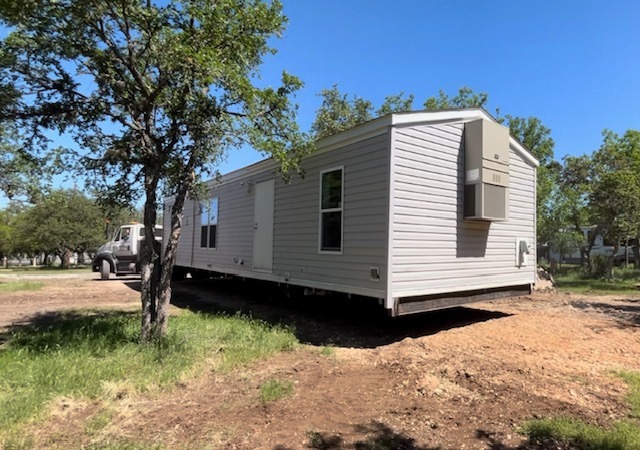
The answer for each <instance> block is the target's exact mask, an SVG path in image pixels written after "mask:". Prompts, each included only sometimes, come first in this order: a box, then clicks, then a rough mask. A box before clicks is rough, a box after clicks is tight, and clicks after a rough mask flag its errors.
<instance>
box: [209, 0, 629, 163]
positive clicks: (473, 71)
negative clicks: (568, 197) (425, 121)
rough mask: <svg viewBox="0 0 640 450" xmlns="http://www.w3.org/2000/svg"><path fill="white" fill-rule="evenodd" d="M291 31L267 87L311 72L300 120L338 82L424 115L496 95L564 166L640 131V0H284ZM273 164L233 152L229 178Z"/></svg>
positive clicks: (267, 70)
mask: <svg viewBox="0 0 640 450" xmlns="http://www.w3.org/2000/svg"><path fill="white" fill-rule="evenodd" d="M283 2H284V9H285V13H286V15H287V16H288V18H289V26H288V28H287V31H286V32H285V34H284V36H283V37H282V39H281V40H277V41H274V42H273V44H274V46H275V47H276V48H277V49H278V54H277V55H276V56H274V57H269V58H268V59H267V60H266V63H265V66H264V70H263V74H264V81H265V82H266V83H269V82H270V81H271V82H273V83H274V84H275V82H276V80H277V78H278V76H279V73H280V71H281V70H282V69H286V70H287V71H289V72H291V73H293V74H295V75H297V76H299V77H300V78H301V79H302V80H303V81H304V82H305V88H304V89H303V90H302V91H301V92H300V93H299V95H298V97H297V100H298V102H299V104H300V123H301V125H302V126H303V127H305V128H306V127H308V126H309V125H310V124H311V122H312V121H313V118H314V114H315V111H316V110H317V108H318V106H319V105H320V101H321V99H320V98H319V97H318V96H317V94H318V93H319V92H320V91H321V90H322V89H325V88H329V87H331V86H332V85H333V84H338V87H339V88H340V90H341V91H343V92H344V93H349V94H356V95H358V96H361V97H364V98H366V99H370V100H371V101H373V102H374V104H376V105H379V104H380V103H381V102H382V101H383V99H384V97H385V96H386V95H390V94H395V93H399V92H400V91H404V92H405V93H413V94H414V95H415V96H416V101H415V103H414V108H415V109H419V108H421V106H422V103H423V102H424V100H425V99H426V98H428V97H430V96H433V95H436V94H437V92H438V90H440V89H443V90H445V91H446V92H447V93H450V94H455V93H456V92H457V90H458V89H459V88H460V87H462V86H469V87H471V88H472V89H473V90H474V91H476V92H487V93H488V94H489V105H488V108H487V109H489V112H492V113H493V112H494V110H495V108H496V107H499V108H500V110H501V113H502V114H512V115H516V116H524V117H528V116H536V117H538V118H540V119H541V120H542V122H543V123H544V124H545V125H546V126H547V127H549V128H550V129H551V130H552V136H553V138H554V139H555V141H556V149H555V155H556V159H561V158H562V157H563V156H565V155H567V154H582V153H591V152H592V151H593V150H595V149H597V148H598V147H599V146H600V143H601V132H602V130H603V129H604V128H609V129H612V130H614V131H616V132H620V133H622V132H624V131H625V130H627V129H629V128H634V129H638V128H640V108H638V103H640V53H639V47H640V25H639V24H638V18H639V17H640V2H638V1H637V0H636V1H631V0H622V1H613V2H597V1H589V0H587V1H573V0H572V1H536V2H521V1H513V0H511V1H502V0H498V1H496V0H492V1H471V0H453V1H445V0H441V1H418V0H414V1H396V2H389V1H379V0H369V1H364V0H361V1H360V0H323V1H307V0H288V1H287V0H283ZM259 159H261V156H260V155H258V154H256V153H255V152H251V151H248V150H244V151H239V152H234V153H230V154H229V156H228V159H227V162H226V163H224V164H223V165H222V166H221V171H222V172H223V173H224V172H227V171H229V170H232V169H235V168H239V167H242V166H243V165H246V164H247V163H250V162H254V161H257V160H259Z"/></svg>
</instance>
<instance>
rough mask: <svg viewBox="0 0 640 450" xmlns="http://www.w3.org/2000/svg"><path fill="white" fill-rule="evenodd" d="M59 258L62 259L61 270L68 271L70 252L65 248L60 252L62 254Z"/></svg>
mask: <svg viewBox="0 0 640 450" xmlns="http://www.w3.org/2000/svg"><path fill="white" fill-rule="evenodd" d="M60 258H61V259H62V262H61V263H60V266H61V267H62V268H63V269H69V268H70V267H71V250H69V249H68V248H65V249H64V250H63V251H62V254H61V255H60Z"/></svg>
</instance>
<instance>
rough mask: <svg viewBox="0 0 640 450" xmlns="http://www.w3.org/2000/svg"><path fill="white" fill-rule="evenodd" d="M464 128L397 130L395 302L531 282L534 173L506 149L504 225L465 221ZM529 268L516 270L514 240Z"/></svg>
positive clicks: (446, 126) (392, 287)
mask: <svg viewBox="0 0 640 450" xmlns="http://www.w3.org/2000/svg"><path fill="white" fill-rule="evenodd" d="M462 136H463V124H462V123H453V124H443V125H421V126H411V127H398V128H397V129H396V130H395V143H394V145H395V148H394V156H395V157H394V165H393V169H392V170H393V177H394V180H393V186H394V200H393V220H392V223H393V224H392V227H393V230H392V239H393V241H392V245H391V248H392V255H391V260H392V267H393V271H392V274H391V280H392V286H391V295H392V296H393V297H403V296H413V295H429V294H438V293H444V292H456V291H465V290H473V289H480V288H489V287H499V286H509V285H519V284H527V283H533V282H534V275H535V254H534V253H533V252H534V251H535V169H534V168H533V167H532V166H530V165H529V164H528V163H527V162H526V161H525V160H524V159H523V158H522V157H521V156H519V154H518V153H517V152H516V151H514V150H513V149H511V150H510V176H511V184H510V188H509V200H508V202H509V205H508V208H509V219H508V220H506V221H503V222H491V223H489V222H477V221H465V220H463V203H462V192H463V187H464V186H463V183H464V160H463V159H464V149H463V146H462ZM516 238H525V239H527V242H528V243H529V245H530V248H531V252H532V253H531V254H530V255H529V261H530V264H529V265H528V266H527V267H522V268H518V267H516V264H515V239H516Z"/></svg>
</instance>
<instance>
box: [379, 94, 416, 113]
mask: <svg viewBox="0 0 640 450" xmlns="http://www.w3.org/2000/svg"><path fill="white" fill-rule="evenodd" d="M413 98H414V97H413V94H410V95H409V96H408V97H407V98H404V92H400V93H399V94H397V95H389V96H387V97H385V99H384V102H383V103H382V105H380V108H378V110H377V111H376V114H377V115H378V117H380V116H385V115H387V114H391V113H394V112H405V111H412V110H413Z"/></svg>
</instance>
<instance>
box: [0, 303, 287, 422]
mask: <svg viewBox="0 0 640 450" xmlns="http://www.w3.org/2000/svg"><path fill="white" fill-rule="evenodd" d="M139 333H140V317H139V314H134V313H125V312H100V313H96V312H87V311H75V312H71V313H65V314H63V315H60V316H59V317H54V318H53V319H50V320H49V321H48V322H43V323H39V324H34V325H33V326H30V327H25V328H21V329H18V330H16V331H14V332H13V333H12V334H11V335H9V336H6V335H5V336H0V341H2V340H3V339H8V341H7V342H6V343H5V345H4V346H3V348H2V349H0V430H2V429H8V428H9V427H10V426H13V425H16V424H18V425H19V424H20V423H22V422H23V421H25V420H27V419H29V418H31V417H34V416H36V415H38V413H40V412H41V411H42V409H43V406H44V405H45V404H46V403H47V402H48V401H50V400H52V399H53V398H55V397H57V396H62V395H64V396H74V397H86V398H99V397H101V396H107V395H108V392H106V391H107V390H108V388H109V385H110V384H111V385H113V384H114V383H119V382H120V383H126V385H127V386H131V388H132V389H134V390H137V391H145V390H147V389H150V388H155V387H160V388H162V387H167V386H170V385H171V384H172V383H174V382H175V381H176V380H179V379H180V378H181V377H185V376H190V375H192V374H193V373H194V372H195V371H197V369H199V368H202V367H204V365H205V362H206V363H207V364H213V365H214V368H215V369H216V370H221V371H227V370H230V369H233V368H234V367H237V366H238V365H241V364H244V363H247V362H249V361H252V360H255V359H259V358H265V357H268V356H270V355H272V354H274V353H275V352H278V351H283V350H290V349H293V348H294V347H295V346H296V345H297V340H296V338H295V336H294V334H293V333H292V332H291V330H288V329H286V328H283V327H280V326H272V325H269V324H267V323H265V322H261V321H258V320H254V319H251V318H248V317H244V316H226V315H208V314H196V313H191V312H188V311H185V312H183V313H182V314H180V315H179V316H177V317H173V318H172V319H171V322H170V325H169V333H168V336H167V337H166V338H165V339H163V340H162V341H160V342H157V343H155V344H141V343H140V342H139ZM212 357H213V358H212Z"/></svg>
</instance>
